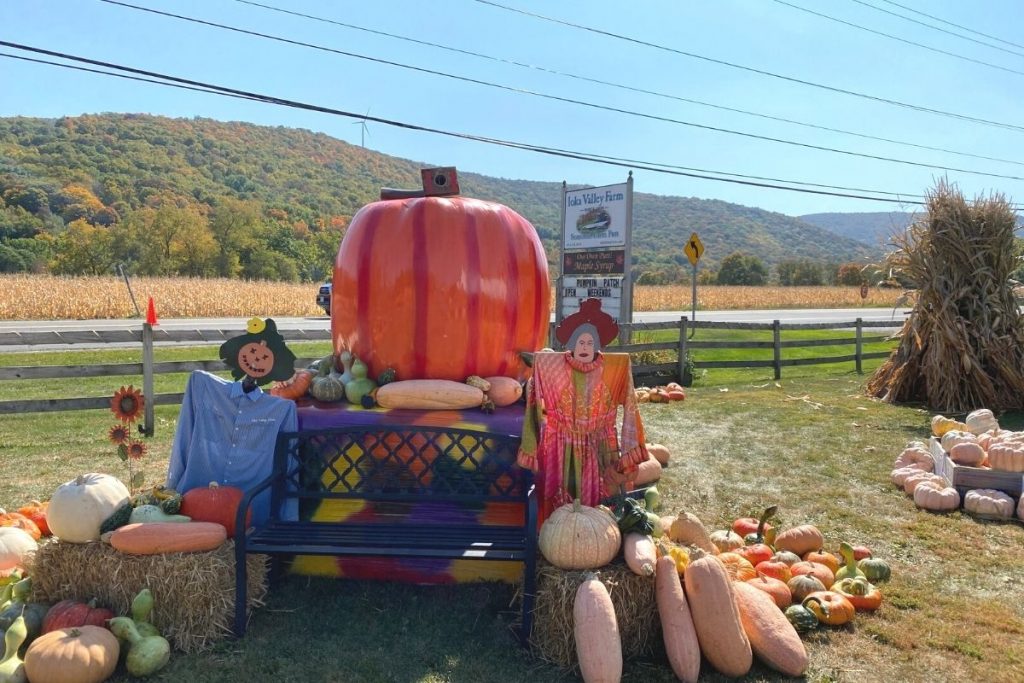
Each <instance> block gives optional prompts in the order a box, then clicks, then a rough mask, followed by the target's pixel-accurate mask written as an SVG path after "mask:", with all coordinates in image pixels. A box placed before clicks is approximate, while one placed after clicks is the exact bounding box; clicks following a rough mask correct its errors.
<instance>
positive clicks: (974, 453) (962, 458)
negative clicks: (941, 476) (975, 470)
mask: <svg viewBox="0 0 1024 683" xmlns="http://www.w3.org/2000/svg"><path fill="white" fill-rule="evenodd" d="M949 457H950V459H951V460H952V461H953V462H955V463H956V464H957V465H966V466H968V467H977V466H978V465H980V464H981V461H982V460H984V459H985V449H984V448H982V447H981V446H980V445H979V444H977V443H958V444H957V445H955V446H953V447H952V448H950V449H949Z"/></svg>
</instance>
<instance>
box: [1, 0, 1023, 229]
mask: <svg viewBox="0 0 1024 683" xmlns="http://www.w3.org/2000/svg"><path fill="white" fill-rule="evenodd" d="M126 1H129V2H132V3H133V4H137V5H140V6H145V7H150V8H154V9H159V10H162V11H167V12H174V13H177V14H182V15H188V16H190V17H194V18H197V19H203V20H206V21H212V22H219V23H224V24H229V25H232V26H236V27H239V28H244V29H247V30H251V31H257V32H262V33H267V34H272V35H275V36H278V37H282V38H287V39H290V40H297V41H302V42H307V43H313V44H316V45H320V46H324V47H330V48H333V49H337V50H343V51H348V52H353V53H358V54H361V55H366V56H369V57H373V58H377V59H385V60H390V61H394V62H400V63H403V64H408V65H415V66H420V67H423V68H428V69H431V70H435V71H441V72H446V73H449V74H453V75H458V76H462V77H465V78H470V79H477V80H482V81H489V82H493V83H498V84H501V85H504V86H509V87H512V88H518V89H524V90H531V91H534V92H538V93H545V94H549V95H554V96H558V97H563V98H570V99H576V100H581V101H586V102H589V103H593V104H598V105H601V106H607V107H613V108H618V109H625V110H631V111H635V112H642V113H645V114H651V115H654V116H659V117H665V118H671V119H677V120H680V121H687V122H690V123H694V124H698V125H702V126H714V127H720V128H728V129H732V130H736V131H742V132H745V133H750V134H753V135H760V136H766V137H775V138H784V139H788V140H792V141H796V142H801V143H806V144H810V145H818V146H825V147H834V148H839V149H843V150H849V151H852V152H857V153H861V154H868V155H875V156H885V157H893V158H898V159H904V160H908V161H913V162H917V163H921V164H926V165H939V166H948V167H955V168H959V169H965V170H977V171H983V172H986V173H994V174H999V175H1009V176H1022V177H1024V154H1022V152H1024V129H1022V130H1009V129H1006V128H1000V127H993V126H987V125H980V124H976V123H971V122H968V121H963V120H958V119H954V118H949V117H943V116H936V115H932V114H928V113H924V112H919V111H912V110H909V109H905V108H898V107H893V106H889V105H885V104H882V103H879V102H875V101H870V100H866V99H862V98H856V97H852V96H848V95H843V94H839V93H834V92H828V91H825V90H822V89H818V88H812V87H807V86H804V85H799V84H796V83H792V82H786V81H783V80H780V79H777V78H770V77H765V76H761V75H757V74H754V73H750V72H747V71H742V70H738V69H733V68H728V67H725V66H722V65H716V64H712V63H709V62H706V61H702V60H699V59H694V58H689V57H685V56H682V55H679V54H674V53H671V52H668V51H665V50H659V49H655V48H651V47H648V46H644V45H638V44H636V43H631V42H628V41H624V40H621V39H617V38H613V37H609V36H602V35H597V34H595V33H593V32H589V31H584V30H580V29H577V28H572V27H569V26H565V25H559V24H555V23H551V22H547V21H543V20H540V19H537V18H533V17H528V16H523V15H521V14H516V13H512V12H509V11H507V10H503V9H500V8H497V7H493V6H489V5H486V4H482V3H480V2H476V1H474V0H448V1H447V2H440V3H425V2H411V1H409V0H380V1H379V2H323V1H321V2H315V1H313V0H259V1H260V2H261V3H263V4H266V5H271V6H275V7H279V8H285V9H289V10H292V11H296V12H302V13H306V14H310V15H315V16H317V17H322V18H324V19H330V20H333V21H336V22H344V23H348V24H353V25H357V26H361V27H364V28H368V29H373V30H378V31H386V32H389V33H394V34H397V35H401V36H406V37H411V38H415V39H418V40H425V41H430V42H435V43H441V44H444V45H448V46H451V47H456V48H460V49H462V50H468V51H473V52H479V53H482V54H486V55H490V56H492V57H496V58H500V59H503V60H509V61H517V62H523V63H527V64H531V65H535V66H539V67H543V68H546V69H551V70H557V71H561V72H566V73H571V74H575V75H578V76H584V77H586V78H591V79H598V80H603V81H608V82H612V83H616V84H621V85H628V86H630V87H633V88H639V89H643V90H649V91H653V92H657V93H661V94H663V95H670V96H672V97H677V98H687V99H693V100H700V101H703V102H706V103H709V104H715V105H719V106H724V107H731V108H738V109H745V110H749V111H753V112H757V113H762V114H767V115H770V116H775V117H782V118H787V119H793V120H797V121H802V122H805V123H812V124H815V125H819V126H827V127H831V128H839V129H843V130H848V131H852V132H856V133H861V134H865V135H870V136H876V137H884V138H890V139H893V140H899V141H903V142H908V143H912V144H916V145H926V146H930V147H942V148H946V149H949V150H954V151H959V152H967V153H970V154H977V155H982V156H988V157H994V158H999V159H1005V160H1020V161H1019V162H1018V163H1016V164H1014V163H1006V162H1003V161H991V160H985V159H976V158H968V157H964V156H958V155H955V154H951V153H947V152H938V151H931V150H925V149H917V148H912V147H907V146H903V145H897V144H893V143H889V142H881V141H875V140H868V139H864V138H859V137H853V136H849V135H843V134H839V133H834V132H829V131H823V130H817V129H812V128H807V127H802V126H797V125H792V124H788V123H782V122H777V121H771V120H766V119H762V118H756V117H752V116H748V115H744V114H740V113H734V112H727V111H722V110H720V109H713V108H710V107H707V106H700V105H697V104H691V103H686V102H681V101H678V100H676V99H671V98H669V97H663V96H658V95H653V94H642V93H637V92H631V91H628V90H624V89H622V88H615V87H610V86H605V85H599V84H595V83H592V82H587V81H583V80H580V79H574V78H567V77H564V76H559V75H555V74H552V73H546V72H543V71H540V70H538V69H527V68H522V67H519V66H515V65H512V64H508V63H503V62H498V61H494V60H488V59H480V58H476V57H470V56H466V55H460V54H456V53H453V52H450V51H444V50H439V49H437V48H433V47H428V46H423V45H416V44H413V43H410V42H406V41H402V40H397V39H393V38H388V37H384V36H381V35H374V34H371V33H368V32H365V31H360V30H355V29H351V28H345V27H341V26H338V25H334V24H329V23H325V22H323V21H314V20H311V19H308V18H302V17H297V16H289V15H286V14H282V13H280V12H275V11H271V10H268V9H264V8H261V7H256V6H252V5H249V4H243V3H240V2H237V1H236V0H202V1H200V0H196V1H192V0H182V1H172V0H126ZM497 1H499V2H502V4H507V5H508V6H511V7H516V8H520V9H524V10H527V11H532V12H535V13H540V14H544V15H547V16H550V17H555V18H558V19H561V20H564V21H568V22H572V23H576V24H580V25H584V26H588V27H591V28H594V29H599V30H603V31H610V32H614V33H618V34H622V35H624V36H629V37H632V38H636V39H639V40H642V41H646V42H649V43H654V44H657V45H661V46H665V47H668V48H672V49H675V50H682V51H687V52H692V53H695V54H700V55H704V56H706V57H710V58H714V59H719V60H726V61H730V62H734V63H737V64H742V65H746V66H750V67H754V68H757V69H762V70H765V71H771V72H775V73H778V74H782V75H786V76H791V77H795V78H799V79H802V80H807V81H813V82H816V83H821V84H824V85H828V86H832V87H836V88H842V89H847V90H852V91H858V92H862V93H866V94H869V95H873V96H876V97H880V98H887V99H892V100H899V101H902V102H908V103H913V104H916V105H921V106H924V107H928V108H932V109H939V110H945V111H949V112H954V113H957V114H962V115H967V116H972V117H978V118H984V119H989V120H992V121H997V122H1004V123H1011V124H1014V125H1016V124H1022V125H1024V121H1022V119H1021V117H1020V116H1019V114H1020V112H1021V104H1022V96H1021V93H1022V92H1024V47H1019V46H1015V45H1011V44H1007V43H1002V42H996V41H994V40H992V39H990V38H984V37H981V36H979V35H977V34H970V33H967V34H966V35H968V36H970V37H972V38H975V39H977V40H981V41H985V42H988V43H991V44H993V45H996V46H998V47H1000V48H1003V50H999V49H995V48H992V47H987V46H985V45H979V44H976V43H972V42H969V41H967V40H963V39H961V38H957V37H955V36H951V35H948V34H945V33H941V32H939V31H935V30H931V29H928V28H926V27H923V26H920V25H917V24H914V23H911V22H909V21H905V20H903V19H899V18H897V17H894V16H891V15H888V14H884V13H882V12H879V11H877V10H876V9H872V8H871V7H869V6H866V5H865V4H862V3H859V2H857V1H856V0H829V1H828V2H824V1H815V0H787V2H790V3H791V4H793V5H798V6H801V7H805V8H812V9H814V10H816V11H818V12H822V13H826V14H830V15H832V16H834V17H837V18H841V19H843V20H846V21H849V22H852V23H857V24H861V25H863V26H866V27H869V28H872V29H874V30H877V31H882V32H886V33H890V34H893V35H896V36H899V37H901V38H904V39H906V40H911V41H915V42H918V43H922V44H925V45H929V46H932V47H935V48H938V49H942V50H947V51H949V52H955V53H957V54H960V55H962V56H964V57H968V58H970V59H975V60H980V61H984V62H989V63H991V64H993V65H996V66H999V67H1003V69H997V68H993V67H990V66H984V65H982V64H977V63H972V62H968V61H965V60H962V59H957V58H954V57H951V56H947V55H942V54H936V53H934V52H929V51H927V50H924V49H921V48H918V47H914V46H911V45H907V44H904V43H900V42H896V41H894V40H890V39H888V38H884V37H881V36H878V35H874V34H870V33H866V32H864V31H861V30H858V29H854V28H851V27H848V26H845V25H841V24H838V23H835V22H833V21H828V20H826V19H823V18H821V17H817V16H813V15H811V14H808V13H805V12H801V11H799V10H797V9H794V8H793V7H790V6H786V5H785V4H781V3H779V2H776V1H775V0H715V1H711V0H707V1H702V2H698V1H695V0H691V1H683V2H670V1H669V0H659V1H652V2H646V1H644V0H640V1H639V2H625V3H623V2H619V3H612V2H606V1H604V0H595V1H593V2H584V1H582V0H579V1H577V0H567V1H563V2H536V1H530V0H497ZM864 3H867V4H869V5H875V6H877V7H880V8H883V9H887V10H890V11H893V12H898V13H901V14H904V15H907V16H911V17H913V18H916V19H918V20H920V21H924V22H927V23H931V24H934V25H937V26H939V27H942V28H945V29H947V30H951V31H956V32H959V33H964V31H962V30H961V29H956V28H954V27H952V26H949V25H947V24H940V23H937V22H935V21H933V20H929V19H927V18H925V17H922V16H920V15H915V14H911V13H910V12H909V11H907V10H905V9H901V8H899V7H897V6H895V5H893V4H889V3H886V2H885V0H864ZM899 4H901V5H904V6H905V7H908V8H912V9H916V10H919V11H923V12H927V13H928V14H931V15H933V16H935V17H939V18H941V19H945V20H947V21H949V22H953V23H956V24H960V25H962V26H965V27H967V28H970V29H974V30H976V31H980V32H983V33H986V34H989V35H991V36H994V37H997V38H1001V39H1004V40H1006V41H1011V42H1013V43H1018V44H1019V45H1024V38H1020V37H1019V32H1018V31H1015V30H1014V29H1015V28H1016V27H1018V26H1020V25H1021V20H1022V18H1024V17H1022V15H1024V4H1022V3H1020V2H1015V1H1013V0H979V1H978V2H972V3H966V2H962V1H961V2H954V1H952V0H930V1H929V2H924V0H899ZM0 40H4V41H9V42H15V43H21V44H26V45H29V46H33V47H38V48H44V49H49V50H56V51H61V52H66V53H69V54H72V55H77V56H83V57H89V58H92V59H97V60H103V61H108V62H113V63H117V64H123V65H128V66H132V67H136V68H141V69H147V70H152V71H157V72H161V73H165V74H169V75H174V76H180V77H185V78H191V79H195V80H200V81H206V82H210V83H214V84H217V85H223V86H229V87H233V88H238V89H243V90H249V91H255V92H258V93H261V94H266V95H272V96H277V97H282V98H287V99H292V100H298V101H301V102H306V103H310V104H316V105H321V106H326V107H331V108H335V109H340V110H345V111H352V112H359V113H363V112H366V111H367V110H369V113H370V115H371V116H378V117H382V118H386V119H392V120H396V121H403V122H408V123H415V124H418V125H423V126H429V127H435V128H441V129H446V130H452V131H458V132H464V133H471V134H474V135H480V136H487V137H493V138H502V139H506V140H512V141H516V142H523V143H529V144H534V145H540V146H546V147H555V148H562V149H568V150H573V151H577V152H583V153H587V154H601V155H606V156H614V157H622V158H629V159H636V160H642V161H646V162H652V163H657V164H672V165H679V166H687V167H692V168H699V169H707V170H710V171H722V172H727V173H738V174H748V175H755V176H765V177H771V178H779V179H783V180H796V181H803V182H809V183H821V184H826V185H835V186H845V187H851V188H863V189H869V190H883V191H886V192H898V193H901V194H902V193H905V194H907V195H922V194H924V192H925V191H926V190H927V189H928V188H929V187H931V186H932V185H933V183H934V180H935V179H936V178H937V177H940V176H942V175H944V174H945V175H947V176H948V177H949V179H950V180H952V181H955V182H956V183H957V184H958V185H959V186H960V188H961V189H962V190H964V192H965V193H966V194H968V195H969V196H973V195H976V194H979V193H987V192H990V191H999V192H1002V193H1004V194H1006V195H1007V196H1009V197H1010V198H1011V199H1013V200H1015V201H1016V202H1018V203H1019V202H1022V201H1024V183H1022V181H1019V180H1012V179H1005V178H996V177H988V176H981V175H973V174H969V173H963V172H959V171H944V170H941V169H937V168H924V167H918V166H912V165H905V164H897V163H890V162H883V161H880V160H874V159H867V158H859V157H855V156H850V155H844V154H837V153H831V152H824V151H819V150H814V149H806V148H802V147H797V146H792V145H785V144H778V143H773V142H768V141H763V140H756V139H752V138H749V137H742V136H738V135H731V134H724V133H719V132H714V131H710V130H706V129H699V128H695V127H691V126H685V125H679V124H674V123H670V122H665V121H659V120H652V119H650V118H643V117H637V116H631V115H625V114H622V113H618V112H612V111H605V110H600V109H596V108H594V107H587V106H580V105H576V104H571V103H566V102H559V101H553V100H550V99H544V98H540V97H536V96H530V95H525V94H519V93H514V92H509V91H506V90H501V89H496V88H492V87H486V86H481V85H476V84H472V83H467V82H463V81H458V80H454V79H451V78H445V77H441V76H436V75H430V74H426V73H422V72H416V71H413V70H409V69H403V68H398V67H395V66H387V65H383V64H379V63H373V62H370V61H367V60H364V59H358V58H354V57H349V56H342V55H338V54H332V53H328V52H324V51H320V50H314V49H310V48H308V47H301V46H297V45H289V44H284V43H281V42H275V41H271V40H267V39H263V38H257V37H253V36H248V35H242V34H238V33H233V32H229V31H225V30H223V29H218V28H214V27H210V26H203V25H198V24H195V23H190V22H185V21H182V20H179V19H173V18H168V17H162V16H155V15H152V14H148V13H144V12H140V11H138V10H135V9H129V8H125V7H121V6H115V5H111V4H106V3H103V2H100V1H99V0H47V1H46V2H41V1H38V0H3V2H0ZM0 52H3V53H9V54H26V53H23V52H18V51H16V50H12V49H10V48H4V47H0ZM1005 69H1009V70H1010V71H1007V70H1005ZM1013 71H1019V72H1021V73H1013ZM99 112H146V113H152V114H160V115H165V116H172V117H195V116H199V117H207V118H213V119H218V120H233V121H249V122H252V123H256V124H261V125H271V126H286V127H299V128H306V129H310V130H314V131H320V132H324V133H326V134H328V135H331V136H333V137H336V138H340V139H343V140H346V141H348V142H351V143H354V144H360V134H361V130H360V125H359V123H358V122H356V123H353V122H352V120H350V119H346V118H341V117H337V116H331V115H326V114H319V113H313V112H305V111H299V110H295V109H289V108H283V107H279V106H273V105H268V104H261V103H255V102H247V101H242V100H237V99H231V98H225V97H221V96H217V95H210V94H203V93H194V92H186V91H182V90H177V89H172V88H166V87H162V86H157V85H150V84H145V83H137V82H131V81H125V80H122V79H116V78H110V77H107V76H99V75H91V74H85V73H81V72H76V71H70V70H66V69H60V68H55V67H52V66H44V65H38V64H29V63H24V62H20V61H17V60H13V59H6V58H3V59H0V116H17V115H21V116H44V117H57V116H64V115H79V114H83V113H99ZM367 130H368V137H366V140H365V144H366V147H368V148H372V149H375V150H378V151H381V152H384V153H386V154H391V155H394V156H398V157H403V158H407V159H412V160H415V161H420V162H424V163H427V164H431V165H455V166H458V167H459V168H460V169H462V170H464V171H474V172H479V173H484V174H487V175H493V176H500V177H506V178H521V179H529V180H540V181H562V180H566V181H568V182H569V183H579V184H590V185H604V184H611V183H617V182H622V181H623V180H624V179H625V177H626V174H627V172H628V169H627V168H618V167H609V166H604V165H600V164H596V163H593V162H586V161H580V160H573V159H565V158H558V157H550V156H545V155H540V154H536V153H532V152H527V151H521V150H512V149H505V148H500V147H495V146H491V145H485V144H482V143H476V142H469V141H459V140H453V139H451V138H447V137H442V136H437V135H432V134H427V133H422V132H413V131H407V130H402V129H400V128H394V127H390V126H386V125H383V124H379V123H370V124H368V128H367ZM634 182H635V185H634V187H635V190H636V191H637V192H650V193H655V194H662V195H679V196H688V197H689V196H692V197H700V198H707V199H720V200H724V201H728V202H735V203H739V204H745V205H750V206H758V207H762V208H765V209H769V210H772V211H778V212H781V213H786V214H791V215H798V214H804V213H813V212H824V211H888V210H900V209H904V210H913V209H914V208H915V207H913V206H912V205H909V204H908V205H902V206H901V205H895V204H886V203H881V202H873V201H860V200H853V199H843V198H838V197H825V196H816V195H811V194H800V193H795V192H788V191H781V190H768V189H760V188H754V187H744V186H740V185H733V184H728V183H722V182H716V181H708V180H700V179H694V178H685V177H678V176H671V175H664V174H660V173H656V172H653V171H650V170H640V169H637V170H635V171H634Z"/></svg>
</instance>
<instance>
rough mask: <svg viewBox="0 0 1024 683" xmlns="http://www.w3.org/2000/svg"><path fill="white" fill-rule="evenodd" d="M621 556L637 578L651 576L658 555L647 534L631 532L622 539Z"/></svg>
mask: <svg viewBox="0 0 1024 683" xmlns="http://www.w3.org/2000/svg"><path fill="white" fill-rule="evenodd" d="M622 556H623V559H625V560H626V566H627V567H629V568H630V569H631V570H632V571H633V573H634V574H636V575H637V576H652V575H653V574H654V564H655V562H657V561H658V553H657V551H656V550H655V548H654V541H653V540H651V537H650V536H648V535H647V534H640V533H637V532H635V531H632V532H630V533H628V534H626V537H625V538H623V539H622Z"/></svg>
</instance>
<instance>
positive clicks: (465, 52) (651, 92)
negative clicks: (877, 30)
mask: <svg viewBox="0 0 1024 683" xmlns="http://www.w3.org/2000/svg"><path fill="white" fill-rule="evenodd" d="M855 1H857V0H855ZM235 2H238V3H240V4H243V5H251V6H253V7H260V8H263V9H267V10H270V11H273V12H280V13H282V14H288V15H291V16H296V17H301V18H303V19H310V20H312V21H318V22H322V23H325V24H333V25H335V26H341V27H343V28H348V29H352V30H355V31H363V32H366V33H371V34H374V35H379V36H384V37H387V38H393V39H395V40H402V41H405V42H409V43H414V44H417V45H424V46H427V47H433V48H436V49H439V50H445V51H448V52H454V53H456V54H461V55H467V56H470V57H477V58H479V59H486V60H490V61H493V62H499V63H501V64H510V65H512V66H517V67H521V68H525V69H534V70H537V71H541V72H544V73H549V74H553V75H556V76H563V77H565V78H572V79H576V80H580V81H584V82H587V83H596V84H598V85H604V86H608V87H612V88H619V89H622V90H627V91H630V92H636V93H641V94H644V95H653V96H655V97H662V98H665V99H669V100H675V101H677V102H686V103H687V104H696V105H699V106H702V107H710V108H712V109H717V110H719V111H728V112H733V113H736V114H743V115H745V116H754V117H757V118H762V119H767V120H769V121H779V122H781V123H789V124H792V125H796V126H803V127H805V128H812V129H815V130H824V131H828V132H830V133H839V134H841V135H851V136H854V137H858V138H862V139H865V140H875V141H878V142H887V143H890V144H894V145H903V146H905V147H913V148H916V149H924V150H928V151H931V152H944V153H946V154H955V155H957V156H963V157H970V158H973V159H983V160H985V161H997V162H999V163H1004V164H1013V165H1015V166H1024V162H1021V161H1014V160H1012V159H1001V158H999V157H990V156H986V155H984V154H974V153H972V152H962V151H958V150H953V149H946V148H944V147H932V146H931V145H921V144H918V143H914V142H907V141H904V140H895V139H892V138H885V137H880V136H877V135H869V134H867V133H858V132H855V131H850V130H844V129H841V128H832V127H830V126H823V125H820V124H815V123H808V122H805V121H796V120H794V119H788V118H785V117H782V116H773V115H771V114H765V113H762V112H755V111H749V110H746V109H739V108H736V107H727V106H724V105H720V104H713V103H711V102H704V101H702V100H695V99H691V98H688V97H681V96H678V95H672V94H669V93H664V92H659V91H656V90H648V89H646V88H639V87H636V86H631V85H625V84H622V83H615V82H612V81H606V80H602V79H599V78H591V77H589V76H582V75H579V74H574V73H569V72H566V71H560V70H557V69H551V68H548V67H545V66H540V65H537V64H528V63H524V62H519V61H516V60H512V59H505V58H502V57H495V56H493V55H487V54H483V53H480V52H474V51H472V50H464V49H462V48H457V47H452V46H450V45H444V44H441V43H434V42H431V41H428V40H421V39H419V38H412V37H410V36H403V35H398V34H396V33H390V32H388V31H381V30H379V29H372V28H367V27H365V26H358V25H356V24H350V23H347V22H343V21H337V20H334V19H329V18H326V17H319V16H315V15H312V14H304V13H302V12H296V11H294V10H288V9H284V8H281V7H274V6H272V5H266V4H263V3H260V2H254V1H253V0H235Z"/></svg>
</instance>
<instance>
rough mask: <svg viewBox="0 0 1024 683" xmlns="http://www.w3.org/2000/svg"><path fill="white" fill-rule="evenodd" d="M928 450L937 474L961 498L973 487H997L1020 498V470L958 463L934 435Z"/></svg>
mask: <svg viewBox="0 0 1024 683" xmlns="http://www.w3.org/2000/svg"><path fill="white" fill-rule="evenodd" d="M928 450H929V451H931V454H932V458H934V460H935V474H938V475H941V476H943V477H945V478H946V481H948V482H949V484H950V486H952V487H953V488H955V489H956V490H957V491H958V492H959V493H960V497H961V498H963V497H964V495H965V494H966V493H967V492H968V491H970V490H971V489H996V490H998V491H1003V492H1004V493H1008V494H1009V495H1011V496H1013V497H1014V498H1020V495H1021V489H1022V488H1024V475H1022V474H1021V473H1020V472H1003V471H1001V470H991V469H988V468H987V467H966V466H964V465H957V464H956V463H955V462H953V461H952V459H950V457H949V454H948V453H947V452H946V451H945V449H943V448H942V444H941V443H940V442H939V439H937V438H936V437H934V436H933V437H932V438H931V440H930V441H929V442H928Z"/></svg>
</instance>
